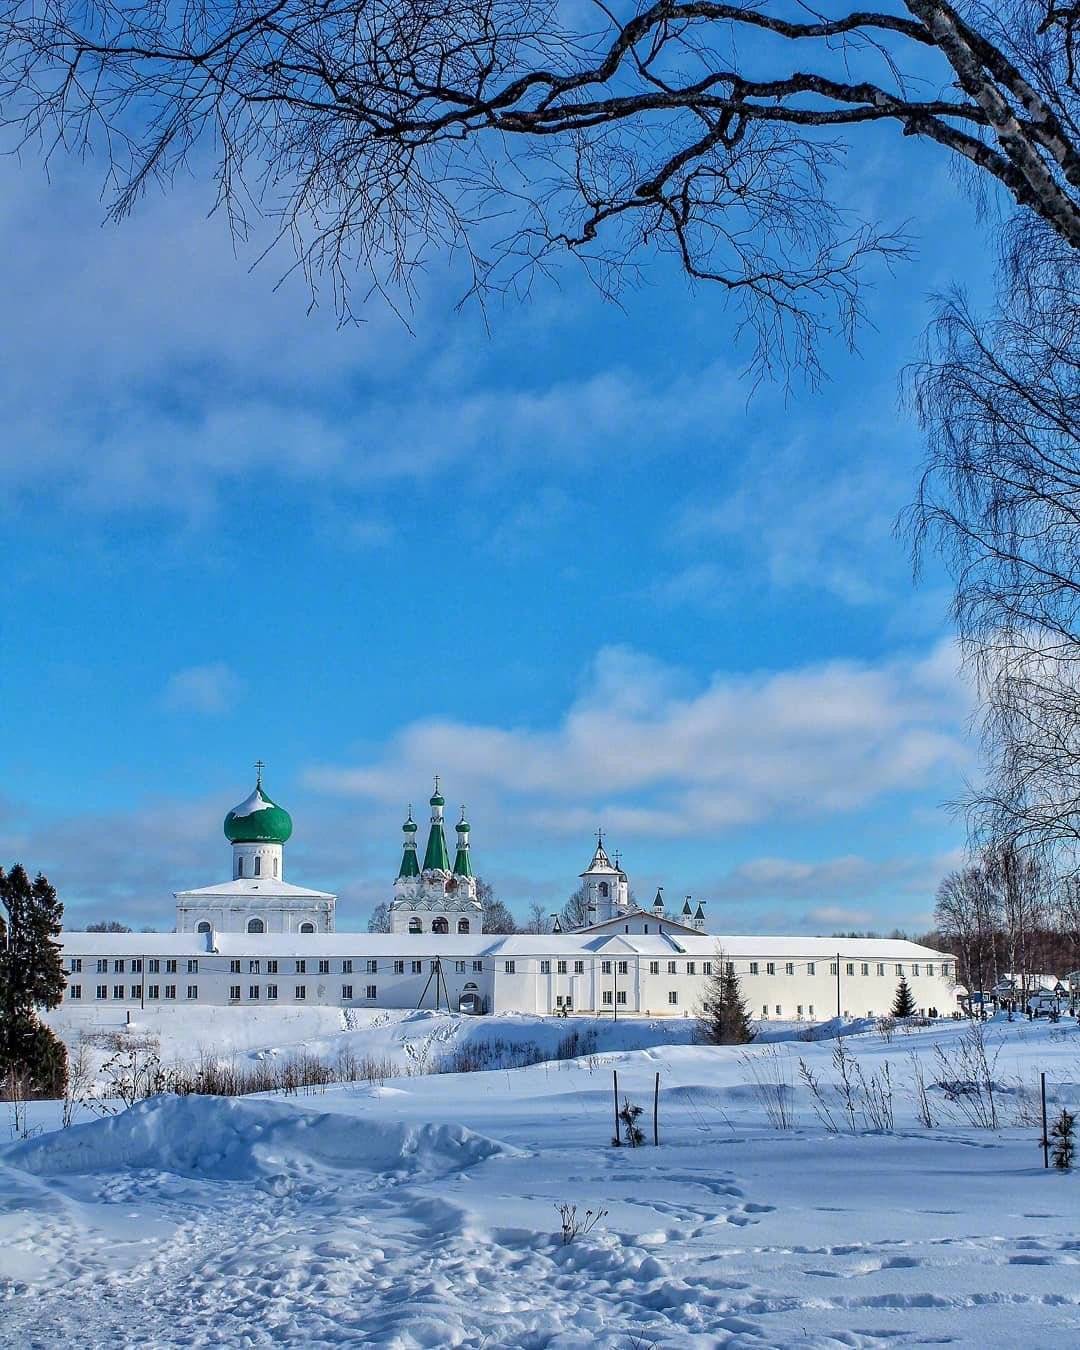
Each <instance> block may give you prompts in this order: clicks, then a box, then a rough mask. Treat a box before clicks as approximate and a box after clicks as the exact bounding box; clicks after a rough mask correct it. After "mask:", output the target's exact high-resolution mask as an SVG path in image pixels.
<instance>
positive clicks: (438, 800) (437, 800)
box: [428, 792, 446, 806]
mask: <svg viewBox="0 0 1080 1350" xmlns="http://www.w3.org/2000/svg"><path fill="white" fill-rule="evenodd" d="M428 805H429V806H445V805H446V798H445V797H444V796H443V795H442V793H441V792H436V793H435V795H434V797H432V799H431V801H430V802H428Z"/></svg>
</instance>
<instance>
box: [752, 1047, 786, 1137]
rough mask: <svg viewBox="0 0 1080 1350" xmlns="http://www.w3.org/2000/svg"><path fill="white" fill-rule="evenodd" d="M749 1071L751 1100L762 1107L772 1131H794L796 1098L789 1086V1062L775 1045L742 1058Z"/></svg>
mask: <svg viewBox="0 0 1080 1350" xmlns="http://www.w3.org/2000/svg"><path fill="white" fill-rule="evenodd" d="M742 1062H743V1064H744V1065H745V1066H746V1067H747V1069H748V1070H749V1071H750V1078H751V1081H752V1083H753V1088H754V1096H755V1097H756V1098H757V1099H758V1101H759V1102H760V1103H761V1106H762V1107H763V1109H764V1111H765V1116H766V1119H767V1120H768V1122H769V1124H770V1125H771V1126H772V1128H773V1129H774V1130H791V1129H794V1127H795V1094H794V1091H793V1089H792V1085H791V1060H790V1058H789V1056H788V1055H787V1054H786V1053H785V1052H784V1051H782V1050H781V1049H780V1047H779V1046H777V1045H770V1046H768V1047H767V1048H766V1049H763V1050H761V1051H760V1052H759V1053H753V1052H751V1053H749V1054H745V1055H743V1056H742Z"/></svg>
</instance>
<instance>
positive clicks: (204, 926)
mask: <svg viewBox="0 0 1080 1350" xmlns="http://www.w3.org/2000/svg"><path fill="white" fill-rule="evenodd" d="M195 931H196V933H209V932H210V931H211V929H210V925H209V924H208V923H207V922H206V920H205V919H202V920H201V921H200V922H199V923H197V924H196V925H195Z"/></svg>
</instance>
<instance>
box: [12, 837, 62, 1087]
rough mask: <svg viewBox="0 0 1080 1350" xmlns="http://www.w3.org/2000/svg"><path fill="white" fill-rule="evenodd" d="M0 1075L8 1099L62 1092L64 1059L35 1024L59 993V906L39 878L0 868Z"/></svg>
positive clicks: (57, 1043)
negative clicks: (0, 908)
mask: <svg viewBox="0 0 1080 1350" xmlns="http://www.w3.org/2000/svg"><path fill="white" fill-rule="evenodd" d="M0 905H2V907H3V909H2V913H0V1072H2V1074H3V1076H4V1078H5V1080H6V1085H7V1088H8V1092H9V1095H11V1096H14V1095H16V1094H18V1095H22V1096H54V1095H58V1094H59V1092H62V1091H63V1085H64V1081H65V1079H66V1076H67V1054H66V1051H65V1050H64V1046H63V1043H62V1042H61V1041H60V1040H58V1039H57V1037H56V1036H54V1035H53V1033H52V1032H51V1031H50V1030H49V1029H48V1027H46V1026H43V1025H42V1024H41V1022H39V1021H38V1017H37V1013H38V1009H40V1008H55V1007H56V1006H57V1004H58V1003H59V1002H60V1000H61V998H62V997H63V993H64V969H63V965H62V962H61V957H60V946H59V944H58V943H57V941H56V938H57V937H58V936H59V933H60V920H61V916H62V915H63V906H62V905H61V904H60V901H59V900H57V898H56V891H55V890H54V889H53V888H52V886H50V885H49V883H48V881H47V880H46V879H45V877H43V876H42V875H41V874H40V873H38V875H37V876H36V877H35V878H34V880H33V881H31V880H30V878H29V877H28V876H27V874H26V870H25V868H23V867H22V865H21V864H19V863H16V865H15V866H14V867H13V868H12V869H11V871H10V872H5V871H4V869H3V868H0Z"/></svg>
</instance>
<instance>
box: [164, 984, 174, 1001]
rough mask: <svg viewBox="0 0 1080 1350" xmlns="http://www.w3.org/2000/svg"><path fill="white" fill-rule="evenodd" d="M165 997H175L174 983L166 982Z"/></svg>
mask: <svg viewBox="0 0 1080 1350" xmlns="http://www.w3.org/2000/svg"><path fill="white" fill-rule="evenodd" d="M165 997H166V998H175V997H176V985H175V984H167V985H166V986H165Z"/></svg>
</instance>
